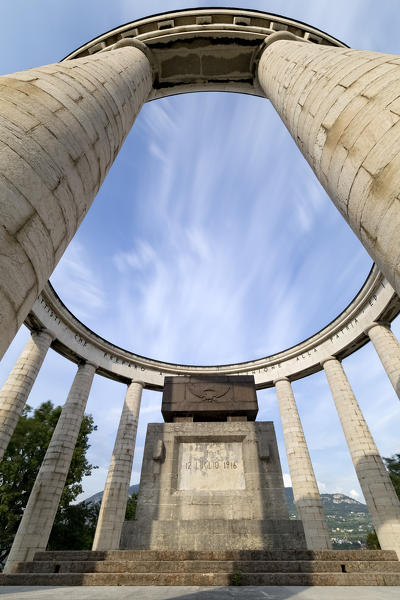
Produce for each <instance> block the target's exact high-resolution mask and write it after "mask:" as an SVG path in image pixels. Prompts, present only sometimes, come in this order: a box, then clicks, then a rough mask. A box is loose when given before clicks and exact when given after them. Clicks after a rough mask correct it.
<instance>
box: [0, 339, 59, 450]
mask: <svg viewBox="0 0 400 600" xmlns="http://www.w3.org/2000/svg"><path fill="white" fill-rule="evenodd" d="M52 340H53V336H52V334H51V333H50V332H49V331H40V332H32V335H31V337H30V339H29V340H28V342H27V344H26V346H25V348H24V349H23V351H22V353H21V356H20V357H19V358H18V360H17V362H16V363H15V365H14V367H13V369H12V371H11V373H10V374H9V376H8V378H7V380H6V382H5V383H4V385H3V387H2V388H1V390H0V460H1V459H2V458H3V456H4V452H5V450H6V448H7V446H8V443H9V441H10V438H11V436H12V434H13V433H14V429H15V426H16V425H17V423H18V419H19V418H20V416H21V413H22V411H23V408H24V406H25V404H26V401H27V399H28V396H29V394H30V392H31V389H32V386H33V384H34V383H35V381H36V377H37V375H38V373H39V370H40V367H41V366H42V364H43V361H44V359H45V356H46V354H47V350H48V349H49V347H50V344H51V342H52Z"/></svg>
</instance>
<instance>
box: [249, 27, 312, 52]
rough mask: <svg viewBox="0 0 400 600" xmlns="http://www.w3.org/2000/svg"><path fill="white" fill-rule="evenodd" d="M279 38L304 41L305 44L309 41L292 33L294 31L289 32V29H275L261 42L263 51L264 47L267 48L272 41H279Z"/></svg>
mask: <svg viewBox="0 0 400 600" xmlns="http://www.w3.org/2000/svg"><path fill="white" fill-rule="evenodd" d="M281 40H288V41H292V42H304V43H305V44H309V43H310V42H309V41H308V40H305V39H304V38H301V37H299V36H297V35H294V33H290V31H275V32H274V33H271V35H269V36H268V37H266V38H265V39H264V41H263V42H262V44H261V45H262V51H264V50H265V49H266V48H268V46H270V45H271V44H273V43H274V42H280V41H281Z"/></svg>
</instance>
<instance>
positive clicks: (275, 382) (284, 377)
mask: <svg viewBox="0 0 400 600" xmlns="http://www.w3.org/2000/svg"><path fill="white" fill-rule="evenodd" d="M279 381H287V382H288V383H290V379H289V377H286V376H285V375H282V376H281V377H277V378H276V379H274V380H273V384H274V385H276V384H277V383H278V382H279Z"/></svg>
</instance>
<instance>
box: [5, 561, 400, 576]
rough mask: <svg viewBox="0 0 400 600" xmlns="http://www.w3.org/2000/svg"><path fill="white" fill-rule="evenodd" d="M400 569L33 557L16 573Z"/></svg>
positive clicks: (389, 566)
mask: <svg viewBox="0 0 400 600" xmlns="http://www.w3.org/2000/svg"><path fill="white" fill-rule="evenodd" d="M236 571H240V572H241V573H243V574H244V573H342V572H344V573H370V572H373V573H400V562H399V561H343V560H342V561H279V560H276V561H262V560H259V561H244V560H239V561H222V560H221V561H204V560H184V561H167V560H164V561H150V560H148V561H142V560H138V561H127V560H119V561H111V560H110V561H109V560H107V561H32V562H24V563H18V564H17V565H16V568H15V572H16V573H49V574H53V573H234V572H236Z"/></svg>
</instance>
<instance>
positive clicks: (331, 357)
mask: <svg viewBox="0 0 400 600" xmlns="http://www.w3.org/2000/svg"><path fill="white" fill-rule="evenodd" d="M328 360H335V361H336V362H339V363H341V362H342V361H341V360H339V359H338V358H337V356H327V357H326V358H323V359H322V360H321V361H320V363H319V364H320V365H321V367H323V366H324V364H325V363H326V362H328Z"/></svg>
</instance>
